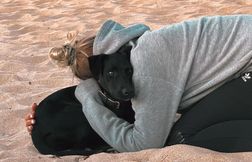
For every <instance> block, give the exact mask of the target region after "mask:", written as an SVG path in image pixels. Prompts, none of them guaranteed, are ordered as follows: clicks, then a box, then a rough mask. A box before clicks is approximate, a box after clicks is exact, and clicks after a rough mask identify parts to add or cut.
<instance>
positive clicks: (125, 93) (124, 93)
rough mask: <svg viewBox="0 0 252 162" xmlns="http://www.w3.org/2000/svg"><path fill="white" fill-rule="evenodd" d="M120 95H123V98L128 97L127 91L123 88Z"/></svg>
mask: <svg viewBox="0 0 252 162" xmlns="http://www.w3.org/2000/svg"><path fill="white" fill-rule="evenodd" d="M122 94H123V95H125V96H128V95H129V91H128V90H127V89H126V88H123V89H122Z"/></svg>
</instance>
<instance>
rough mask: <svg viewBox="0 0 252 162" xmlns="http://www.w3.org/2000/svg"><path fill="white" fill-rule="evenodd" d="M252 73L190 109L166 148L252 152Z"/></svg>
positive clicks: (235, 80) (183, 116)
mask: <svg viewBox="0 0 252 162" xmlns="http://www.w3.org/2000/svg"><path fill="white" fill-rule="evenodd" d="M250 76H251V77H252V73H246V74H244V75H243V76H242V77H240V78H237V79H234V80H232V81H230V82H228V83H226V84H225V85H223V86H222V87H220V88H218V89H217V90H215V91H214V92H212V93H210V94H209V95H208V96H206V97H205V98H203V99H202V100H200V101H199V102H198V103H196V104H194V105H193V106H191V107H190V108H189V111H187V112H185V113H183V114H182V116H181V118H180V119H179V120H178V121H177V123H176V124H175V125H174V127H173V128H172V131H171V133H170V136H169V138H168V141H167V144H166V145H173V144H179V143H183V144H189V145H194V146H200V147H204V148H209V149H212V150H216V151H221V152H239V151H252V78H251V79H250Z"/></svg>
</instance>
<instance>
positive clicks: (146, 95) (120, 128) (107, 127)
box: [75, 76, 181, 152]
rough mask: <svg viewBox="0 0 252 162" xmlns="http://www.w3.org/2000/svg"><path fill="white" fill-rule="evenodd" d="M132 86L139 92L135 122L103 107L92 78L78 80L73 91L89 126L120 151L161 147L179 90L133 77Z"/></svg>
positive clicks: (174, 108)
mask: <svg viewBox="0 0 252 162" xmlns="http://www.w3.org/2000/svg"><path fill="white" fill-rule="evenodd" d="M135 87H136V89H137V90H139V91H138V92H136V96H137V97H136V98H134V99H133V100H132V106H133V109H134V111H135V122H134V124H129V123H128V122H126V121H125V120H123V119H120V118H118V117H117V116H116V115H115V114H114V113H113V112H111V111H110V110H109V109H107V108H106V107H104V106H103V104H102V102H101V100H100V98H99V96H98V95H97V90H98V85H97V83H96V81H95V80H94V79H88V80H85V81H84V82H82V83H80V84H79V85H78V86H77V88H76V91H75V95H76V97H77V98H78V100H79V101H80V102H81V103H82V105H83V112H84V114H85V116H86V118H87V119H88V121H89V123H90V125H91V126H92V128H93V129H94V130H95V131H96V132H97V133H98V134H99V135H100V136H101V137H102V138H103V139H104V140H105V141H106V142H107V143H108V144H110V145H111V146H112V147H113V148H115V149H116V150H118V151H120V152H124V151H138V150H143V149H148V148H160V147H163V146H164V143H165V141H166V139H167V136H168V134H169V131H170V129H171V127H172V124H173V121H174V118H175V115H176V111H177V107H178V104H179V99H180V97H181V91H180V90H179V89H177V88H176V87H174V86H173V85H171V84H169V83H167V82H166V81H164V80H158V79H152V78H148V77H142V76H135ZM171 101H172V102H171Z"/></svg>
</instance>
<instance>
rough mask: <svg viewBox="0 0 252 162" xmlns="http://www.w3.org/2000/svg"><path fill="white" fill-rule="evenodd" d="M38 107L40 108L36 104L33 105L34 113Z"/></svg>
mask: <svg viewBox="0 0 252 162" xmlns="http://www.w3.org/2000/svg"><path fill="white" fill-rule="evenodd" d="M37 107H38V105H37V104H36V103H33V104H32V111H33V112H35V110H36V108H37Z"/></svg>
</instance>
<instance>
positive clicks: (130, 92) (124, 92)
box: [122, 88, 134, 97]
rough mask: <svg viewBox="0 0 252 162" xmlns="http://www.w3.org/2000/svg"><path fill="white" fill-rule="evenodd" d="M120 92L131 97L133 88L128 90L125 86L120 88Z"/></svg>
mask: <svg viewBox="0 0 252 162" xmlns="http://www.w3.org/2000/svg"><path fill="white" fill-rule="evenodd" d="M122 94H123V95H124V96H126V97H133V96H134V90H130V89H127V88H123V89H122Z"/></svg>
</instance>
